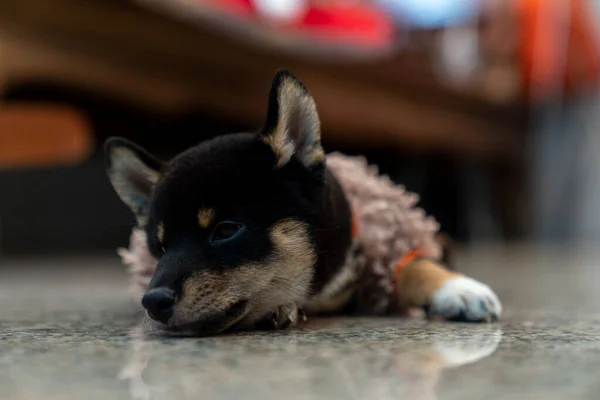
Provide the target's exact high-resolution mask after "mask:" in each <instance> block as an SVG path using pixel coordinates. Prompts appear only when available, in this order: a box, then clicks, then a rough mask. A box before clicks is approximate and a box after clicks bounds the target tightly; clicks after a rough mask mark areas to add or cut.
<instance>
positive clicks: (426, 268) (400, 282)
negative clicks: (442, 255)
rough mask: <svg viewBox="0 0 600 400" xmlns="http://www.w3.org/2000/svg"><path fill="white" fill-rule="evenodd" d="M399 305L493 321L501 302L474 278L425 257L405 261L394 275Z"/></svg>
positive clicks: (450, 317) (455, 318)
mask: <svg viewBox="0 0 600 400" xmlns="http://www.w3.org/2000/svg"><path fill="white" fill-rule="evenodd" d="M396 279H397V280H396V285H397V290H398V296H399V298H398V301H399V305H400V307H401V308H402V309H409V308H411V307H423V308H424V309H425V310H426V311H427V313H428V315H429V316H432V317H435V316H440V317H443V318H445V319H448V320H453V321H474V322H479V321H482V322H483V321H494V320H497V319H498V317H499V316H500V314H501V312H502V305H501V304H500V301H499V300H498V297H497V296H496V295H495V294H494V292H493V291H492V290H491V289H490V288H489V287H488V286H487V285H485V284H483V283H481V282H478V281H476V280H475V279H472V278H469V277H466V276H464V275H461V274H458V273H456V272H453V271H449V270H448V269H446V268H445V267H444V266H442V265H441V264H438V263H436V262H434V261H430V260H426V259H415V260H413V261H411V262H410V263H408V264H407V265H406V266H405V267H404V268H403V269H402V270H401V271H400V273H399V274H398V276H397V278H396Z"/></svg>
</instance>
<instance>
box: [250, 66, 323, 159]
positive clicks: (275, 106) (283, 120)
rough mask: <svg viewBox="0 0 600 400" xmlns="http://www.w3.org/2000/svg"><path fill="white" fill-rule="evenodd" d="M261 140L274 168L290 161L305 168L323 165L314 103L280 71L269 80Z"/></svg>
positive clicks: (300, 87) (300, 84)
mask: <svg viewBox="0 0 600 400" xmlns="http://www.w3.org/2000/svg"><path fill="white" fill-rule="evenodd" d="M261 139H262V140H263V142H265V143H266V144H268V145H269V146H270V147H271V149H272V150H273V152H274V153H275V156H276V159H277V166H278V167H281V166H283V165H285V164H287V163H288V162H289V161H290V160H291V159H292V158H295V159H297V160H298V161H300V162H301V163H302V164H303V165H304V166H305V167H307V168H312V167H315V166H317V165H320V164H323V163H324V162H325V154H324V152H323V148H322V146H321V123H320V122H319V115H318V114H317V107H316V106H315V101H314V100H313V98H312V97H311V95H310V94H309V93H308V91H307V90H306V87H304V85H303V84H302V82H300V81H299V80H298V78H296V77H295V76H294V75H293V74H292V73H291V72H289V71H286V70H281V71H279V72H277V74H276V75H275V78H273V83H272V85H271V92H270V94H269V108H268V110H267V121H266V123H265V126H264V128H263V130H262V132H261Z"/></svg>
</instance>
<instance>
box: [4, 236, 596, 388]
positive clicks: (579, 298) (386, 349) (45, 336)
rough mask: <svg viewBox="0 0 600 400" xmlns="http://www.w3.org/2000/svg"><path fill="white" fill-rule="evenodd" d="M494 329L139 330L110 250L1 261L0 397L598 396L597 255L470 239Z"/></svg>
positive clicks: (336, 324) (376, 323) (471, 268)
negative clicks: (499, 306) (182, 335)
mask: <svg viewBox="0 0 600 400" xmlns="http://www.w3.org/2000/svg"><path fill="white" fill-rule="evenodd" d="M459 260H460V262H461V267H460V269H461V270H462V271H464V272H468V273H470V274H471V275H473V276H474V277H476V278H480V279H482V280H484V281H487V282H489V283H490V284H491V286H493V287H494V288H495V289H496V290H497V292H498V293H499V295H500V297H501V299H502V300H503V302H504V308H505V314H504V316H503V319H502V321H501V322H500V323H497V324H491V325H487V324H483V325H479V324H457V323H439V322H426V321H422V320H416V319H412V320H408V319H404V320H403V319H390V318H387V319H378V318H372V319H368V318H367V319H364V318H361V319H312V320H309V321H308V322H307V324H306V325H303V326H301V327H299V328H296V329H294V330H290V331H285V332H276V333H259V334H252V333H247V334H236V335H230V336H222V337H214V338H195V339H194V338H191V339H176V338H168V339H167V338H158V337H148V336H147V335H145V334H144V333H143V331H142V330H141V329H140V328H139V327H138V323H139V320H140V318H141V313H140V312H139V310H138V309H137V308H136V306H135V305H134V304H132V302H131V301H130V300H129V298H128V293H127V282H126V276H125V274H124V271H123V270H122V269H121V268H120V266H119V265H118V263H117V262H116V260H115V259H108V258H107V259H98V258H95V259H78V260H74V259H70V260H67V259H61V260H58V259H53V260H26V261H25V260H0V263H1V267H0V399H2V400H4V399H6V400H26V399H27V400H33V399H45V400H55V399H56V400H58V399H86V400H87V399H89V400H96V399H102V400H107V399H109V400H118V399H136V400H146V399H178V400H179V399H203V400H204V399H247V400H254V399H261V400H268V399H286V400H300V399H369V400H378V399H427V400H432V399H460V400H467V399H477V400H480V399H598V398H600V250H596V249H594V248H591V247H572V248H564V247H563V248H553V247H547V248H539V247H538V248H531V247H524V246H509V247H507V248H499V247H478V248H476V249H472V250H466V251H465V252H463V253H462V254H461V255H460V257H459Z"/></svg>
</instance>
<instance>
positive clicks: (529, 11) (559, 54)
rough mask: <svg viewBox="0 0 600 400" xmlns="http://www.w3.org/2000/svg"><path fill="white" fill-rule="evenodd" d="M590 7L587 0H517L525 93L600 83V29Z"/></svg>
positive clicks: (570, 90)
mask: <svg viewBox="0 0 600 400" xmlns="http://www.w3.org/2000/svg"><path fill="white" fill-rule="evenodd" d="M591 7H592V5H591V4H590V3H589V2H588V1H586V0H553V1H549V0H516V10H517V14H518V18H519V23H520V26H521V61H522V68H523V72H524V83H525V85H526V88H527V91H528V93H529V95H531V96H533V97H535V98H539V97H545V96H548V95H553V94H556V91H557V90H564V91H566V92H567V93H569V94H573V93H575V92H577V91H581V90H585V89H586V88H587V87H589V86H591V85H594V84H598V83H599V82H600V38H599V37H598V35H599V32H600V30H599V29H598V27H597V26H596V25H595V23H594V21H593V16H592V15H593V10H592V9H591ZM590 16H592V17H590Z"/></svg>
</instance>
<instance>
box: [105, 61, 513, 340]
mask: <svg viewBox="0 0 600 400" xmlns="http://www.w3.org/2000/svg"><path fill="white" fill-rule="evenodd" d="M106 157H107V170H108V175H109V177H110V180H111V183H112V185H113V186H114V188H115V190H116V192H117V194H118V195H119V197H120V198H121V199H122V200H123V202H124V203H125V204H126V205H127V206H129V208H130V209H131V210H132V211H133V212H134V214H135V216H136V219H137V223H138V226H139V228H140V229H143V231H144V232H145V235H146V240H147V247H148V249H149V251H150V252H151V253H152V255H153V256H154V257H155V258H156V260H157V265H156V269H155V271H154V275H153V277H152V279H151V281H150V283H149V286H148V290H147V292H146V294H145V295H144V296H143V299H142V305H143V306H144V308H145V309H146V310H147V313H148V315H149V316H150V317H151V318H152V319H153V320H155V321H157V322H159V323H160V324H162V326H164V327H165V328H167V329H169V330H173V331H179V332H197V333H201V334H214V333H219V332H223V331H228V330H234V329H253V328H262V327H272V328H282V327H286V326H289V325H291V324H294V323H295V322H296V321H297V320H298V316H299V315H302V314H303V310H308V311H309V312H310V311H314V312H328V313H331V312H333V313H347V312H352V311H353V310H354V311H355V310H361V311H365V307H361V304H359V303H360V300H357V298H356V296H355V295H356V293H359V292H361V291H362V292H364V291H365V287H366V285H367V284H366V283H365V282H367V281H368V279H367V278H365V274H368V271H369V270H370V269H372V268H371V267H370V266H369V265H364V264H365V263H364V262H360V261H358V262H357V261H356V260H361V258H360V243H359V244H358V245H357V243H356V240H354V238H355V236H356V234H355V232H354V230H355V227H354V225H353V211H352V208H351V205H350V203H349V201H348V198H347V196H346V193H345V192H344V189H343V187H342V185H341V184H340V183H339V182H338V180H337V179H336V177H335V176H334V174H332V172H331V171H330V169H331V168H329V167H328V165H327V157H326V156H325V153H324V151H323V148H322V146H321V131H320V123H319V117H318V114H317V109H316V105H315V102H314V100H313V98H312V97H311V96H310V94H309V93H308V91H307V89H306V88H305V87H304V85H303V84H302V83H301V82H300V81H299V80H298V79H297V78H296V77H295V76H293V75H292V74H291V73H290V72H288V71H280V72H278V73H277V74H276V76H275V78H274V80H273V83H272V87H271V91H270V94H269V105H268V110H267V117H266V122H265V125H264V126H263V127H262V128H261V129H260V131H259V132H258V133H237V134H229V135H225V136H220V137H217V138H215V139H212V140H209V141H206V142H203V143H200V144H199V145H197V146H195V147H193V148H191V149H189V150H187V151H185V152H183V153H181V154H179V155H178V156H176V157H175V158H174V159H173V160H171V161H170V162H167V163H163V162H161V161H159V160H157V159H156V158H154V157H153V156H152V155H150V154H149V153H148V152H146V151H145V150H143V149H141V148H140V147H138V146H137V145H135V144H133V143H131V142H129V141H127V140H124V139H120V138H112V139H109V141H108V142H107V144H106ZM349 263H350V264H352V265H357V267H356V268H354V267H353V272H354V273H353V274H348V273H346V272H347V270H348V265H349ZM405 264H406V265H403V266H402V267H403V268H402V270H401V271H400V270H399V271H398V274H397V276H395V281H394V284H395V286H396V288H397V291H394V293H393V296H394V301H391V302H390V304H391V306H390V307H386V309H385V312H386V313H391V312H398V311H399V310H401V309H406V308H410V307H423V308H425V309H427V310H428V312H429V314H430V315H437V316H441V317H443V318H446V319H450V320H464V321H489V320H495V319H496V318H498V316H499V315H500V313H501V305H500V302H499V301H498V298H497V297H496V295H495V294H494V293H493V292H492V291H491V289H490V288H489V287H487V286H486V285H484V284H482V283H480V282H477V281H475V280H473V279H471V278H468V277H465V276H462V275H460V274H457V273H455V272H451V271H449V270H448V269H446V268H445V267H444V266H442V265H441V264H440V263H438V262H437V261H435V260H431V259H427V258H422V257H414V258H411V259H408V260H407V261H406V263H405ZM342 272H344V274H343V275H344V276H346V277H350V278H345V279H344V280H343V283H340V284H339V285H337V286H335V285H334V286H335V290H333V291H331V290H330V289H331V286H332V285H331V284H332V282H334V281H339V280H340V275H342ZM326 289H327V290H329V291H331V293H330V292H329V291H327V290H326ZM325 292H327V296H325V297H326V299H325V300H323V297H324V293H325ZM319 296H320V301H319V304H320V305H321V306H320V307H312V306H311V303H314V302H311V299H314V298H316V297H319ZM323 305H325V306H323ZM367 312H368V310H367ZM378 313H380V312H379V311H378Z"/></svg>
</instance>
